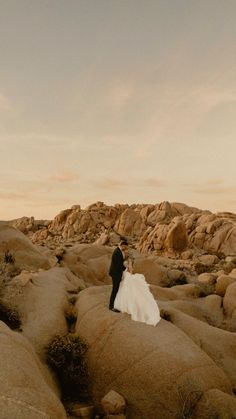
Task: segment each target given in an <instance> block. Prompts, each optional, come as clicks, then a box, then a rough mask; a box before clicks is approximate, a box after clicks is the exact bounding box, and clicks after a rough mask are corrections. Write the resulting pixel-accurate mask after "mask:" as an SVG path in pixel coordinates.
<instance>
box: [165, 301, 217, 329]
mask: <svg viewBox="0 0 236 419" xmlns="http://www.w3.org/2000/svg"><path fill="white" fill-rule="evenodd" d="M160 299H161V298H160ZM158 305H159V307H160V308H162V309H164V310H165V311H167V312H168V310H169V309H171V308H174V309H177V310H179V311H181V312H182V313H185V314H187V315H188V316H191V317H193V318H196V319H198V320H201V321H202V322H205V323H207V324H208V325H211V326H215V327H220V326H221V324H222V322H223V311H222V308H221V298H220V297H219V296H216V295H209V296H207V297H205V298H201V299H197V298H195V299H188V300H187V299H185V300H183V299H176V300H171V301H168V302H161V301H160V300H158Z"/></svg>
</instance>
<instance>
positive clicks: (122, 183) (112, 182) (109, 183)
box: [94, 177, 166, 190]
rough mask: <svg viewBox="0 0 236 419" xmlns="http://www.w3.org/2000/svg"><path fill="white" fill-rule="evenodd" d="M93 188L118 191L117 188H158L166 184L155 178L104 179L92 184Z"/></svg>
mask: <svg viewBox="0 0 236 419" xmlns="http://www.w3.org/2000/svg"><path fill="white" fill-rule="evenodd" d="M94 184H95V186H97V187H98V188H101V189H110V190H113V189H119V188H143V187H145V188H160V187H162V186H164V185H165V184H166V182H165V181H163V180H161V179H157V178H147V179H145V178H144V179H138V178H132V177H130V178H128V179H127V180H121V179H112V178H104V179H101V180H99V181H95V182H94Z"/></svg>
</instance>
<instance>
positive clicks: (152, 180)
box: [143, 178, 166, 188]
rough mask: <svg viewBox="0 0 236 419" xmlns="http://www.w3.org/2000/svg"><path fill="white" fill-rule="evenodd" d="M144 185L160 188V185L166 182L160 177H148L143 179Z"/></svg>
mask: <svg viewBox="0 0 236 419" xmlns="http://www.w3.org/2000/svg"><path fill="white" fill-rule="evenodd" d="M143 184H144V186H148V187H151V188H160V187H162V186H165V184H166V182H165V181H163V180H161V179H156V178H148V179H144V180H143Z"/></svg>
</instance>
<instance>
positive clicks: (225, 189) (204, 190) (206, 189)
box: [185, 179, 236, 196]
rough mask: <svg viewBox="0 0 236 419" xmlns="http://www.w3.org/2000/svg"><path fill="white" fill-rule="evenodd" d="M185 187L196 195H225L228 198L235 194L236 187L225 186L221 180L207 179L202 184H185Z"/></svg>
mask: <svg viewBox="0 0 236 419" xmlns="http://www.w3.org/2000/svg"><path fill="white" fill-rule="evenodd" d="M185 186H186V187H187V188H188V189H189V190H191V191H192V192H194V193H197V194H209V195H214V194H215V195H217V194H226V195H229V196H231V195H235V194H236V185H234V184H233V185H229V184H225V181H224V180H223V179H208V180H206V181H205V182H204V183H195V182H193V183H192V184H191V183H188V184H185Z"/></svg>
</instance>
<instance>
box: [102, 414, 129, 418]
mask: <svg viewBox="0 0 236 419" xmlns="http://www.w3.org/2000/svg"><path fill="white" fill-rule="evenodd" d="M125 418H126V416H125V415H106V416H104V419H125Z"/></svg>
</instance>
